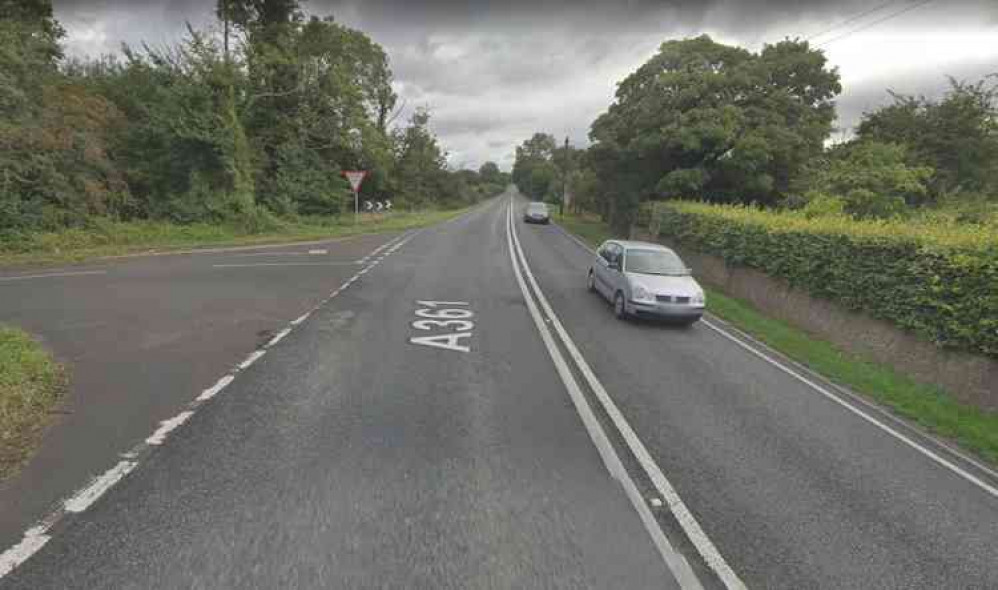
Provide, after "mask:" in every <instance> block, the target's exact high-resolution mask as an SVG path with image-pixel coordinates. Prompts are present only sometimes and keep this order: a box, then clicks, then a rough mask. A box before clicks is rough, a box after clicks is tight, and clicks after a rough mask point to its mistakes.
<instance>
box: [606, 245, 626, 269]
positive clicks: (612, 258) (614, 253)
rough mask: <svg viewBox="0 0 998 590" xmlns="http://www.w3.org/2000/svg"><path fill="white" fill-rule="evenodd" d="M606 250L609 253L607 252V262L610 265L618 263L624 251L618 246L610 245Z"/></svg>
mask: <svg viewBox="0 0 998 590" xmlns="http://www.w3.org/2000/svg"><path fill="white" fill-rule="evenodd" d="M608 250H609V252H608V257H607V262H609V263H610V264H616V263H618V262H620V260H621V257H622V255H623V253H624V249H623V248H621V247H620V246H618V245H617V244H610V247H609V249H608Z"/></svg>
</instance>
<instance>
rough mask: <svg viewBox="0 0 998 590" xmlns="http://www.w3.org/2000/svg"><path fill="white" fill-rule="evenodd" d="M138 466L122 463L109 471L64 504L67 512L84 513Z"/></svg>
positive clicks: (131, 463)
mask: <svg viewBox="0 0 998 590" xmlns="http://www.w3.org/2000/svg"><path fill="white" fill-rule="evenodd" d="M136 465H138V463H136V462H135V461H120V462H119V463H118V464H117V465H115V466H114V467H112V468H111V469H108V470H107V471H105V472H104V474H103V475H101V476H100V477H98V478H96V479H95V480H93V482H91V483H90V485H88V486H87V487H85V488H83V489H82V490H80V491H78V492H76V493H75V494H73V495H72V496H71V497H70V498H69V499H68V500H66V502H65V503H64V504H63V507H64V509H65V510H66V512H83V511H84V510H86V509H87V508H89V507H90V505H91V504H93V503H94V502H96V501H97V500H98V499H99V498H100V497H101V496H103V495H104V493H105V492H107V491H108V490H109V489H111V486H113V485H114V484H116V483H118V482H119V481H121V478H123V477H125V476H126V475H128V472H129V471H131V470H132V469H135V466H136Z"/></svg>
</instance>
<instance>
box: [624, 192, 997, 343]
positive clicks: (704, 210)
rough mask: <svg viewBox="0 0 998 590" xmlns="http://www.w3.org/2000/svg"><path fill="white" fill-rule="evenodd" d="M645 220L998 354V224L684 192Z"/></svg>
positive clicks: (798, 282)
mask: <svg viewBox="0 0 998 590" xmlns="http://www.w3.org/2000/svg"><path fill="white" fill-rule="evenodd" d="M639 220H642V221H644V222H645V223H649V224H650V225H651V227H652V228H653V229H654V228H655V226H656V225H657V226H658V227H657V231H658V233H659V234H660V235H664V236H668V237H670V238H673V239H675V240H677V241H678V242H679V243H680V244H684V245H688V246H690V247H693V248H695V249H696V250H699V251H701V252H705V253H709V254H714V255H717V256H720V257H721V258H723V259H724V260H725V261H726V262H727V263H728V264H731V265H735V266H747V267H751V268H755V269H758V270H761V271H763V272H765V273H767V274H769V275H771V276H775V277H781V278H783V279H786V280H787V281H788V282H789V283H790V284H791V285H793V286H794V287H798V288H802V289H804V290H806V291H807V292H809V293H810V294H812V295H815V296H818V297H823V298H826V299H829V300H832V301H836V302H838V303H839V304H841V305H843V306H844V307H846V308H849V309H853V310H859V311H863V312H866V313H869V314H871V315H873V316H875V317H878V318H881V319H884V320H888V321H891V322H893V323H895V324H896V325H898V326H901V327H903V328H906V329H908V330H911V331H914V332H916V333H918V334H920V335H922V336H923V337H926V338H928V339H929V340H931V341H933V342H935V343H936V344H937V345H939V346H943V347H948V348H958V349H963V350H968V351H972V352H979V353H984V354H986V355H988V356H991V357H998V231H995V228H993V227H989V226H972V225H957V224H944V223H939V224H930V223H911V222H906V221H903V220H887V221H856V220H854V219H852V218H849V217H844V216H835V217H819V218H808V217H806V216H805V215H803V214H802V213H800V212H795V211H779V212H778V211H767V210H763V209H759V208H756V207H750V206H738V205H711V204H707V203H699V202H683V201H668V202H664V203H658V204H657V206H655V207H654V209H653V210H645V211H643V212H642V215H640V216H639ZM656 221H657V223H655V222H656Z"/></svg>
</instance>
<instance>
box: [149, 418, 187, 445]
mask: <svg viewBox="0 0 998 590" xmlns="http://www.w3.org/2000/svg"><path fill="white" fill-rule="evenodd" d="M193 415H194V412H193V411H191V410H187V411H185V412H180V413H179V414H177V415H176V416H174V417H173V418H169V419H167V420H163V421H162V422H160V423H159V428H157V429H156V432H153V433H152V434H151V435H149V438H147V439H146V444H147V445H153V446H159V445H161V444H163V443H164V442H165V441H166V437H168V436H170V433H171V432H173V431H174V430H176V429H177V428H179V427H180V426H181V425H182V424H183V423H184V422H187V419H188V418H190V417H191V416H193Z"/></svg>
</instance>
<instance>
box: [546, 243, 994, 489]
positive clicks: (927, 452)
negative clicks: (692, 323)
mask: <svg viewBox="0 0 998 590" xmlns="http://www.w3.org/2000/svg"><path fill="white" fill-rule="evenodd" d="M555 226H556V227H557V228H558V229H559V230H561V232H562V233H563V234H564V235H566V236H568V237H569V238H571V239H572V240H573V241H575V243H577V244H578V245H579V246H581V247H582V248H583V249H584V250H586V251H587V252H589V253H590V254H595V250H593V249H592V248H590V247H589V245H588V244H586V243H585V242H583V241H582V240H580V239H579V238H578V237H576V236H575V235H573V234H572V233H571V232H569V231H568V230H566V229H565V228H563V227H561V226H560V225H557V224H555ZM701 322H702V323H703V324H704V325H705V326H707V327H708V328H710V329H711V330H714V331H715V332H717V333H718V334H720V335H722V336H724V337H725V338H727V339H729V340H731V341H732V342H734V343H736V344H738V345H739V346H741V347H742V348H744V349H745V350H747V351H749V352H750V353H752V354H753V355H755V356H757V357H759V358H761V359H762V360H764V361H766V362H767V363H769V364H771V365H773V366H774V367H776V368H777V369H780V370H781V371H783V372H785V373H787V374H788V375H790V376H791V377H794V378H795V379H797V380H798V381H800V382H801V383H803V384H805V385H807V386H808V387H811V388H812V389H814V390H815V391H817V392H818V393H820V394H822V395H824V396H825V397H827V398H829V399H832V400H834V401H835V402H836V403H837V404H839V405H841V406H842V407H844V408H846V409H848V410H849V411H850V412H853V413H854V414H856V415H857V416H859V417H861V418H863V419H864V420H866V421H867V422H869V423H870V424H873V425H874V426H876V427H877V428H880V429H881V430H883V431H885V432H887V433H888V434H890V435H891V436H893V437H894V438H896V439H898V440H900V441H901V442H903V443H904V444H906V445H908V446H909V447H911V448H913V449H915V450H916V451H918V452H919V453H921V454H922V455H924V456H925V457H927V458H928V459H930V460H932V461H935V462H936V463H938V464H939V465H940V466H942V467H945V468H946V469H948V470H950V471H952V472H953V473H954V474H956V475H959V476H960V477H962V478H964V479H966V480H967V481H969V482H971V483H973V484H975V485H977V486H979V487H980V488H981V489H982V490H984V491H985V492H987V493H989V494H991V495H992V496H998V488H995V486H992V485H990V484H988V483H987V482H985V481H984V480H982V479H980V478H979V477H977V476H975V475H974V474H972V473H969V472H968V471H966V470H964V469H963V468H961V467H960V466H958V465H956V464H954V463H953V462H951V461H949V460H948V459H946V458H944V457H942V456H941V455H939V454H938V453H936V452H935V451H933V450H931V449H929V448H926V447H925V446H924V445H922V444H919V443H918V442H917V441H914V440H912V439H910V438H908V437H907V436H905V435H904V434H902V433H900V432H898V431H897V430H895V429H893V428H891V427H890V426H888V425H887V424H884V423H883V422H881V421H880V420H878V419H877V418H875V417H873V416H871V415H870V414H867V413H866V412H865V411H863V410H862V409H860V408H857V407H856V406H854V405H852V403H850V402H849V401H846V400H844V399H842V397H841V396H840V395H839V394H836V393H833V392H831V391H829V390H828V389H826V388H825V387H822V386H821V385H820V384H818V383H815V382H814V381H812V380H811V379H808V378H807V377H804V376H803V375H800V374H799V373H797V372H796V371H794V370H793V369H792V368H790V367H788V366H786V365H785V364H784V363H782V362H781V361H779V360H778V359H775V358H773V357H771V356H769V355H767V354H766V353H764V352H762V351H760V350H758V349H757V348H755V347H754V346H752V345H750V344H748V343H746V342H744V341H743V340H741V339H740V338H738V337H736V336H734V335H732V334H730V333H729V332H728V331H727V330H726V329H725V328H723V327H721V326H718V325H715V324H713V323H711V322H710V321H709V320H706V319H703V320H701ZM745 336H746V338H749V339H751V338H752V336H751V335H748V334H746V335H745ZM849 395H850V397H857V398H858V399H856V400H855V401H856V403H863V404H865V405H869V406H872V407H871V411H873V410H875V411H882V410H881V409H880V408H878V407H876V406H874V405H873V402H870V401H867V400H865V399H862V398H859V396H858V395H856V394H852V393H849ZM894 419H897V418H894ZM906 426H907V425H906ZM916 432H917V430H916ZM920 434H921V435H922V436H929V437H930V436H931V435H930V434H928V433H920ZM936 444H939V445H940V446H941V447H942V448H944V449H946V452H949V453H952V454H953V455H954V456H956V457H959V458H960V460H962V461H966V462H967V463H969V464H971V465H973V466H974V467H976V468H978V469H980V470H981V471H983V472H985V473H988V474H991V475H993V474H994V471H993V470H992V469H991V468H990V467H988V466H986V465H983V464H982V463H980V462H979V461H977V460H975V459H973V458H972V457H966V456H964V455H963V453H962V452H960V451H958V450H956V449H951V448H949V447H948V446H947V445H945V444H944V443H942V442H938V443H936Z"/></svg>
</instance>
